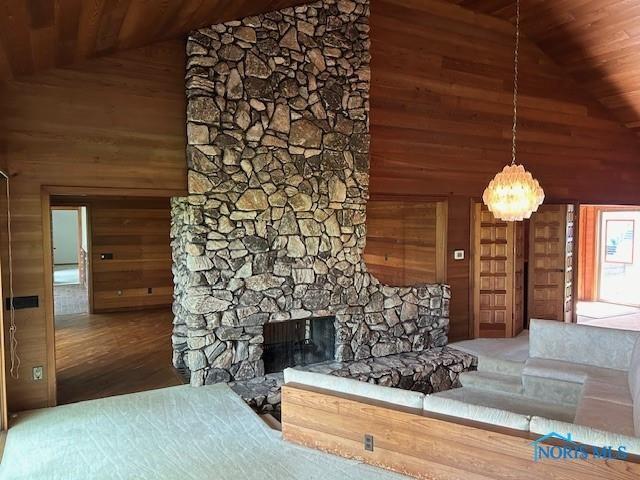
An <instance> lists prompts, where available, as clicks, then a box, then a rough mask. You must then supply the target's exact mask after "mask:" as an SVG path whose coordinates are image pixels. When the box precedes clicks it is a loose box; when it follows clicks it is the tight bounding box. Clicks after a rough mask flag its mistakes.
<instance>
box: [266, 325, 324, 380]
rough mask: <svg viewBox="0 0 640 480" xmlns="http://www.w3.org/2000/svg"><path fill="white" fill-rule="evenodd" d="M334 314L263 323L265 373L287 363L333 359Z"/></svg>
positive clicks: (280, 367) (281, 368)
mask: <svg viewBox="0 0 640 480" xmlns="http://www.w3.org/2000/svg"><path fill="white" fill-rule="evenodd" d="M334 323H335V317H333V316H331V317H316V318H305V319H301V320H289V321H286V322H276V323H268V324H266V325H265V326H264V353H263V355H262V359H263V361H264V370H265V373H276V372H281V371H282V370H284V369H285V368H287V367H297V366H303V365H310V364H313V363H319V362H324V361H326V360H334V357H335V326H334Z"/></svg>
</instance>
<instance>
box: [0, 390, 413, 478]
mask: <svg viewBox="0 0 640 480" xmlns="http://www.w3.org/2000/svg"><path fill="white" fill-rule="evenodd" d="M0 478H2V479H3V480H18V479H19V480H44V479H46V480H56V479H59V480H75V479H78V480H79V479H82V480H86V479H93V480H98V479H110V480H122V479H153V480H160V479H194V480H196V479H197V480H207V479H221V480H222V479H225V480H233V479H238V480H253V479H255V480H286V479H292V480H294V479H295V480H298V479H318V480H332V479H335V480H342V479H354V480H355V479H376V480H377V479H379V480H386V479H389V480H391V479H396V480H399V479H402V478H405V477H402V476H400V475H396V474H393V473H391V472H386V471H384V470H380V469H377V468H373V467H370V466H367V465H364V464H360V463H358V462H355V461H350V460H345V459H342V458H339V457H335V456H332V455H328V454H324V453H322V452H318V451H315V450H309V449H306V448H302V447H298V446H295V445H292V444H289V443H286V442H284V441H282V440H281V439H280V434H279V433H278V432H276V431H274V430H271V429H269V428H268V427H267V426H266V425H265V424H264V423H263V422H262V420H260V418H259V417H258V416H256V415H255V414H254V413H253V411H252V410H251V409H250V408H249V407H248V406H247V405H246V404H245V403H244V402H243V401H242V400H241V399H240V397H238V396H237V395H236V394H235V393H233V392H232V391H231V389H229V387H227V386H226V385H214V386H208V387H200V388H194V387H190V386H188V385H185V386H179V387H170V388H164V389H160V390H153V391H149V392H143V393H135V394H131V395H122V396H118V397H110V398H105V399H100V400H92V401H88V402H81V403H75V404H72V405H64V406H60V407H55V408H47V409H42V410H34V411H31V412H26V413H23V414H21V415H20V416H19V418H18V419H17V420H16V421H15V423H14V424H13V426H12V427H11V429H10V430H9V434H8V437H7V443H6V447H5V451H4V457H3V459H2V464H1V465H0Z"/></svg>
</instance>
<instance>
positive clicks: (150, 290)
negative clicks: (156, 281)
mask: <svg viewBox="0 0 640 480" xmlns="http://www.w3.org/2000/svg"><path fill="white" fill-rule="evenodd" d="M152 294H153V288H151V287H149V288H147V295H152Z"/></svg>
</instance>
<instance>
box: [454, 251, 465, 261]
mask: <svg viewBox="0 0 640 480" xmlns="http://www.w3.org/2000/svg"><path fill="white" fill-rule="evenodd" d="M453 259H454V260H464V250H454V251H453Z"/></svg>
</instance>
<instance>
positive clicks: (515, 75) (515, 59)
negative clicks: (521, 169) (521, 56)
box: [511, 0, 520, 165]
mask: <svg viewBox="0 0 640 480" xmlns="http://www.w3.org/2000/svg"><path fill="white" fill-rule="evenodd" d="M519 49H520V0H516V46H515V50H514V54H513V126H512V127H511V165H515V164H516V130H517V127H518V53H519Z"/></svg>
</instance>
